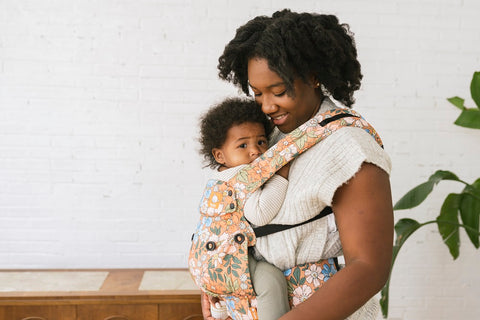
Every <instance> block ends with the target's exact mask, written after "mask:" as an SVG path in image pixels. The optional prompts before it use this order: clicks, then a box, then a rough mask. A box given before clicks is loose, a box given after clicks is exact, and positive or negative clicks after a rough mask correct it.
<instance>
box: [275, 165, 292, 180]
mask: <svg viewBox="0 0 480 320" xmlns="http://www.w3.org/2000/svg"><path fill="white" fill-rule="evenodd" d="M291 163H292V161H290V162H289V163H287V164H286V165H284V166H283V167H281V168H280V170H278V171H277V174H278V175H280V176H282V177H284V178H285V179H288V173H289V172H290V164H291Z"/></svg>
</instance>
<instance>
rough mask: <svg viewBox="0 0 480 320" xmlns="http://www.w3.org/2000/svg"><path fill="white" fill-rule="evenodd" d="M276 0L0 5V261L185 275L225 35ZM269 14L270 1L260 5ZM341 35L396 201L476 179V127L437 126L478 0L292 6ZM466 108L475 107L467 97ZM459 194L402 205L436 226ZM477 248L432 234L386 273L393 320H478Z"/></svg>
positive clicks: (472, 35)
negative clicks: (335, 22) (420, 188)
mask: <svg viewBox="0 0 480 320" xmlns="http://www.w3.org/2000/svg"><path fill="white" fill-rule="evenodd" d="M291 3H292V2H291V1H275V2H272V1H253V0H245V1H221V0H216V1H206V0H201V1H192V0H189V1H187V0H180V1H179V0H175V1H173V0H170V1H168V0H163V1H160V0H158V1H153V0H122V1H117V0H102V1H91V0H78V1H63V0H45V1H27V0H0V268H2V269H9V268H107V267H111V268H115V267H118V268H135V267H155V268H161V267H172V268H173V267H185V266H186V252H187V251H188V247H189V240H190V235H191V232H192V230H193V227H194V224H195V222H196V219H197V213H196V207H197V203H198V201H199V196H200V193H201V190H202V189H203V183H204V180H205V176H206V174H207V173H206V172H205V171H202V170H201V163H200V159H199V156H198V154H197V153H196V150H197V148H198V146H197V144H196V141H195V138H196V136H197V118H198V116H199V114H200V113H201V112H203V111H204V110H205V109H207V108H208V107H209V105H211V104H212V103H213V102H215V101H218V100H220V99H221V98H222V97H224V96H226V95H233V94H237V90H236V89H234V88H233V87H232V86H231V85H229V84H226V83H222V82H221V81H220V80H218V79H217V76H216V73H217V71H216V65H217V59H218V56H219V55H220V53H221V52H222V50H223V46H224V45H225V44H226V42H227V41H228V40H230V39H231V37H232V36H233V34H234V31H235V29H236V28H237V27H238V26H239V25H240V24H242V23H244V22H246V21H247V20H248V19H250V18H252V17H253V16H255V15H258V14H271V13H272V12H273V11H274V10H277V9H279V8H282V7H289V6H291ZM274 4H275V5H274ZM291 8H292V9H294V10H297V11H318V12H322V11H323V12H326V13H334V14H337V15H338V16H339V18H340V20H341V21H342V22H347V23H349V24H350V25H351V28H352V30H353V31H354V32H355V34H356V40H357V46H358V50H359V57H360V60H361V62H362V67H363V73H364V76H365V77H364V82H363V87H362V90H361V91H360V92H359V93H358V94H357V104H356V109H357V110H359V111H360V112H362V113H363V114H364V115H365V116H366V117H367V118H368V119H369V120H370V122H372V123H373V124H374V125H375V126H376V128H377V129H378V131H379V132H380V133H381V135H382V137H383V139H384V142H385V144H386V149H387V151H388V152H389V153H390V154H391V156H392V160H393V163H394V169H393V172H392V188H393V197H394V200H398V199H399V197H400V196H401V195H403V194H404V193H405V192H406V191H407V190H409V189H410V188H411V187H413V186H414V185H416V184H418V183H420V182H423V181H424V180H425V179H426V178H427V177H428V176H429V175H430V174H432V173H433V172H434V171H435V170H437V169H446V170H452V171H454V172H456V173H457V174H458V175H459V176H460V177H461V178H462V179H464V180H466V181H470V182H473V180H474V179H475V178H477V177H479V176H480V169H479V166H478V159H479V158H480V148H478V142H479V141H480V140H479V139H480V131H474V130H468V129H463V128H459V127H456V126H454V125H453V124H452V122H453V121H454V119H455V118H456V116H457V115H458V111H457V110H456V109H455V108H454V107H453V106H450V105H449V103H448V102H447V101H446V100H445V99H446V98H447V97H451V96H454V95H459V96H462V97H464V98H469V96H470V95H469V90H468V87H469V84H470V79H471V76H472V74H473V71H475V70H480V47H479V46H478V44H479V43H480V22H478V12H480V2H478V1H473V0H435V1H433V0H415V1H413V0H412V1H405V0H403V1H400V0H397V1H393V0H392V1H380V0H369V1H362V2H360V1H313V0H312V1H306V0H302V1H296V2H295V5H294V6H293V7H291ZM467 103H468V104H470V105H471V106H473V102H472V101H471V100H470V99H467ZM461 188H462V186H460V185H456V184H455V183H443V184H442V185H440V187H439V188H438V189H437V190H436V191H435V193H434V194H433V196H432V198H431V199H429V200H428V201H427V202H426V203H425V204H424V205H423V206H421V207H420V208H418V209H416V210H415V211H413V212H411V213H404V212H398V213H396V218H398V219H399V218H402V217H405V216H410V217H414V218H417V219H418V220H420V221H426V220H429V219H434V218H435V217H436V215H437V213H438V210H439V208H440V201H441V200H442V199H443V197H444V196H445V195H446V194H447V193H449V192H456V191H458V190H460V189H461ZM479 263H480V252H478V251H476V250H475V249H474V248H473V247H472V245H471V244H470V243H469V241H468V239H467V238H466V237H463V236H462V247H461V255H460V258H459V259H458V260H457V261H452V259H451V258H450V256H449V253H448V251H447V249H446V247H445V246H444V245H443V244H441V242H440V241H439V235H438V233H437V231H436V230H435V228H434V227H426V228H425V230H423V231H420V232H418V234H416V235H415V236H413V238H412V239H411V240H409V241H408V244H407V245H406V246H405V248H404V250H403V252H401V254H400V257H399V258H398V261H397V263H396V266H395V269H394V271H393V278H392V287H391V299H392V301H391V305H390V315H391V319H452V318H453V319H477V318H478V317H479V315H480V308H479V306H478V303H477V302H476V300H477V298H478V295H479V294H480V291H479V289H478V288H479V286H480V275H479V272H478V265H479Z"/></svg>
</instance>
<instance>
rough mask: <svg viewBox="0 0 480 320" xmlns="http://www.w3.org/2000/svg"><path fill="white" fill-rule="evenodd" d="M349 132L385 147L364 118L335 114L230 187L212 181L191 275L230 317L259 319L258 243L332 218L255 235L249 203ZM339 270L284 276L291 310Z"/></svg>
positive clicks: (285, 142)
mask: <svg viewBox="0 0 480 320" xmlns="http://www.w3.org/2000/svg"><path fill="white" fill-rule="evenodd" d="M346 126H350V127H359V128H363V129H364V130H366V131H367V132H368V133H370V134H371V136H372V137H373V138H374V139H375V140H376V141H377V142H378V143H379V144H380V146H382V142H381V140H380V137H379V136H378V135H377V133H376V132H375V130H374V129H373V127H371V126H370V125H369V124H368V123H367V122H366V121H365V120H364V119H363V118H361V116H360V115H359V114H358V113H356V112H354V111H352V110H348V109H333V110H329V111H327V112H325V113H322V114H319V115H317V116H315V117H314V118H312V119H310V120H309V121H307V122H306V123H304V124H303V125H301V126H300V127H298V128H297V129H295V130H293V131H292V132H290V133H289V134H287V135H286V136H285V137H284V138H283V139H281V140H280V141H278V142H277V143H276V144H275V145H273V146H272V147H271V148H270V149H268V150H267V151H266V152H265V153H264V154H263V155H261V156H260V157H258V158H257V159H255V160H254V161H253V162H252V163H251V164H249V165H247V166H245V167H244V168H243V169H241V170H240V171H239V172H238V173H237V174H236V175H235V176H234V177H233V178H232V179H230V180H229V181H219V180H214V179H212V180H209V181H208V183H207V186H206V188H205V191H204V194H203V197H202V199H201V202H200V208H199V209H200V221H199V223H198V225H197V228H196V229H195V232H194V234H193V236H192V246H191V248H190V254H189V259H188V264H189V270H190V273H191V275H192V277H193V279H194V281H195V283H196V284H197V285H198V286H199V287H200V289H201V290H202V291H204V292H205V293H206V294H208V295H211V296H216V297H219V298H220V299H224V300H225V301H226V304H227V310H228V313H229V315H230V316H231V317H232V318H233V319H234V320H239V319H251V320H256V319H258V317H257V313H256V298H255V292H254V290H253V287H252V283H251V280H250V272H249V268H248V248H249V247H252V246H254V245H255V241H256V240H255V239H256V237H260V236H265V235H267V234H270V233H273V232H278V231H282V230H285V229H289V228H292V227H296V226H299V225H301V224H305V223H308V222H310V221H313V220H316V219H319V218H321V217H324V216H326V215H328V214H330V213H332V211H331V208H330V207H327V208H325V209H324V210H323V211H322V212H321V213H320V214H318V215H317V216H315V217H314V218H312V219H310V220H308V221H305V222H303V223H300V224H297V225H266V226H263V227H259V228H256V229H255V230H254V229H253V228H252V226H250V224H249V223H248V221H247V220H246V219H245V217H244V215H243V207H244V204H245V201H246V200H247V199H248V197H249V196H250V194H251V193H253V192H254V191H255V190H257V189H258V188H260V187H261V186H262V185H263V184H264V183H265V182H266V181H267V180H268V179H269V178H270V177H271V176H273V175H274V174H275V172H277V171H278V170H279V169H280V168H281V167H282V166H284V165H285V164H286V163H288V162H289V161H291V160H292V159H294V158H295V157H296V156H298V155H299V154H301V153H302V152H304V151H306V150H307V149H308V148H310V147H312V146H313V145H315V144H316V143H318V142H319V141H321V140H323V139H325V138H327V137H328V136H329V135H330V134H332V133H333V132H335V131H336V130H338V129H340V128H343V127H346ZM337 270H338V266H337V264H336V263H335V261H334V259H327V260H323V261H319V262H314V263H307V264H303V265H298V266H295V267H293V268H291V269H289V270H286V271H284V274H285V276H286V281H287V283H288V288H289V298H290V305H291V306H296V305H298V304H299V303H301V302H303V301H304V300H305V299H307V298H308V297H309V296H310V295H312V294H313V292H314V291H315V290H316V289H318V288H319V287H320V286H321V285H322V284H323V282H325V281H327V280H328V279H329V278H330V277H331V276H332V275H333V274H335V273H336V272H337Z"/></svg>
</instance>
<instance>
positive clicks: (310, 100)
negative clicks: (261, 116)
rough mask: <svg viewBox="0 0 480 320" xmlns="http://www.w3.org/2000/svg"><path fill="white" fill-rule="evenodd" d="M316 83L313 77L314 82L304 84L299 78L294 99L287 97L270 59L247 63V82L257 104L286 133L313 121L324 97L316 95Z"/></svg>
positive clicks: (296, 81)
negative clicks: (310, 120) (308, 121)
mask: <svg viewBox="0 0 480 320" xmlns="http://www.w3.org/2000/svg"><path fill="white" fill-rule="evenodd" d="M313 80H314V79H313V77H312V79H311V82H312V83H305V82H304V81H303V80H301V79H299V78H297V79H295V81H294V84H293V88H294V92H295V97H294V98H292V97H290V96H289V95H288V94H287V92H286V88H287V87H286V85H285V83H284V81H283V80H282V78H281V77H280V76H279V75H278V74H277V73H275V72H274V71H272V70H270V68H269V67H268V62H267V60H265V59H263V58H252V59H250V60H249V61H248V82H249V85H250V87H251V89H252V91H253V93H254V94H255V101H257V103H258V104H259V105H260V106H261V107H262V111H263V113H265V114H266V115H267V116H269V117H271V118H272V121H273V123H274V124H275V125H276V126H277V127H278V129H279V130H280V131H282V132H284V133H288V132H290V131H292V130H294V129H295V128H297V127H298V126H300V125H302V124H303V123H305V122H306V121H307V120H309V119H311V118H312V117H313V116H314V115H315V114H316V112H317V111H318V109H319V108H320V102H321V101H322V96H321V94H319V93H318V92H316V90H315V88H314V86H313Z"/></svg>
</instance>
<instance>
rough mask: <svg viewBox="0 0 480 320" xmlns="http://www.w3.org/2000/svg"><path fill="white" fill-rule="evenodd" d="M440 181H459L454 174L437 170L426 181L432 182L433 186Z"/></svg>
mask: <svg viewBox="0 0 480 320" xmlns="http://www.w3.org/2000/svg"><path fill="white" fill-rule="evenodd" d="M442 180H454V181H460V179H459V178H458V177H457V175H456V174H455V173H453V172H451V171H446V170H437V171H435V173H434V174H432V175H431V176H430V178H428V181H433V182H434V183H435V184H437V183H439V182H440V181H442Z"/></svg>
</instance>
